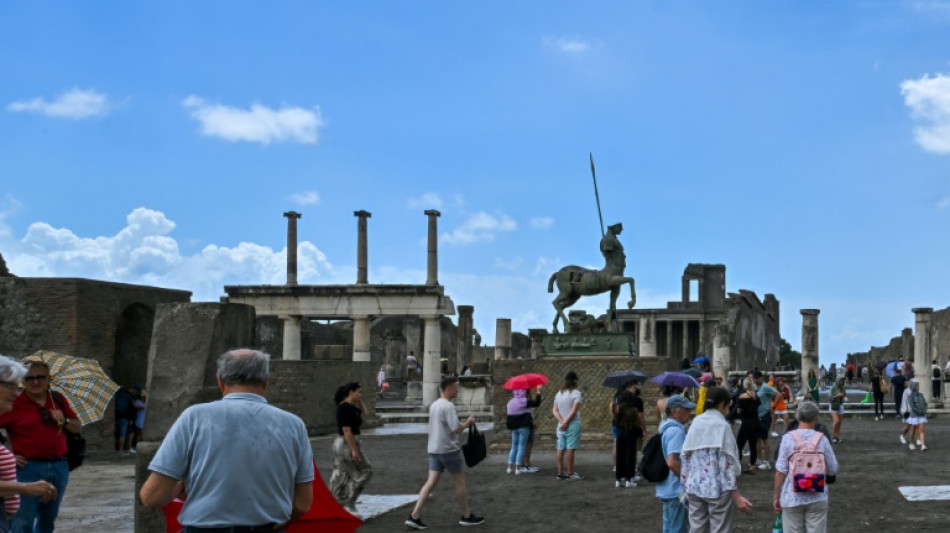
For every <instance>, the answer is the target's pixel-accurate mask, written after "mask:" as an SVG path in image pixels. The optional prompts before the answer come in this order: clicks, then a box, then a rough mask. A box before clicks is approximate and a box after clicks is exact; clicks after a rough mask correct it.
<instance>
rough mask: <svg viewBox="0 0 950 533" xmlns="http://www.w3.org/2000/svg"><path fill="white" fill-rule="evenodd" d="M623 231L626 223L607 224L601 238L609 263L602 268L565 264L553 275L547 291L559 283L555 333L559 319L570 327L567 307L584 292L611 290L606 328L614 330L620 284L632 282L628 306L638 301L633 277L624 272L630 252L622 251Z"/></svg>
mask: <svg viewBox="0 0 950 533" xmlns="http://www.w3.org/2000/svg"><path fill="white" fill-rule="evenodd" d="M622 231H623V224H614V225H613V226H610V227H608V228H607V234H606V235H604V237H603V238H602V239H601V240H600V252H601V253H602V254H603V255H604V259H605V261H606V265H605V266H604V268H602V269H600V270H591V269H589V268H583V267H579V266H574V265H570V266H566V267H564V268H562V269H561V270H558V271H557V272H555V273H554V274H552V275H551V279H549V280H548V292H554V284H555V283H557V290H558V295H557V298H555V299H554V301H553V302H551V303H552V305H554V309H556V310H557V314H556V315H555V316H554V333H558V329H557V323H558V321H559V320H563V321H564V328H565V330H568V331H567V332H568V333H569V332H570V331H569V330H570V327H571V326H570V322H568V320H567V316H565V315H564V310H565V309H567V308H568V307H570V306H572V305H574V304H575V303H577V300H579V299H580V298H581V296H591V295H594V294H603V293H605V292H607V291H610V309H609V310H608V311H607V330H608V331H613V329H614V327H613V324H614V319H615V318H616V314H617V297H618V296H620V287H622V286H623V285H624V284H627V283H629V284H630V301H629V302H627V308H628V309H632V308H633V306H634V305H636V303H637V291H636V288H635V286H634V280H633V278H631V277H627V276H624V275H623V273H624V269H625V268H626V267H627V256H626V254H624V252H623V245H622V244H620V240H619V239H617V235H620V232H622Z"/></svg>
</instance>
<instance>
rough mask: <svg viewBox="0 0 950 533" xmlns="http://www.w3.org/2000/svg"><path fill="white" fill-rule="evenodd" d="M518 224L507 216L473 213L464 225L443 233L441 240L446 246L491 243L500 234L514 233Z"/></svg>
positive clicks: (481, 212)
mask: <svg viewBox="0 0 950 533" xmlns="http://www.w3.org/2000/svg"><path fill="white" fill-rule="evenodd" d="M517 227H518V224H517V223H516V222H515V220H514V219H513V218H511V217H509V216H508V215H505V214H500V215H498V216H495V215H490V214H488V213H485V212H483V211H480V212H478V213H475V214H474V215H472V216H471V217H469V219H468V220H466V221H465V223H464V224H462V225H461V226H459V227H457V228H455V229H454V230H452V232H451V233H443V234H442V240H443V241H445V242H446V243H447V244H472V243H475V242H491V241H493V240H495V235H496V234H497V233H500V232H505V231H514V230H515V229H517Z"/></svg>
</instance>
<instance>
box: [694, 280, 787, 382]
mask: <svg viewBox="0 0 950 533" xmlns="http://www.w3.org/2000/svg"><path fill="white" fill-rule="evenodd" d="M726 309H727V312H726V318H725V319H723V321H722V322H724V323H725V324H727V325H728V330H729V335H728V337H729V339H728V342H729V344H730V348H731V358H732V364H731V365H730V368H731V369H732V370H752V369H753V368H760V369H770V368H772V367H773V366H774V365H775V364H777V363H778V358H779V340H780V339H781V334H780V333H779V320H778V316H779V315H778V313H779V311H778V300H776V299H775V297H774V296H772V295H771V294H767V295H766V300H765V302H764V303H762V302H760V301H759V299H758V297H757V296H756V295H755V293H754V292H752V291H746V290H742V291H740V292H739V293H738V294H736V293H731V294H730V295H729V298H728V299H727V300H726ZM711 333H714V332H711ZM704 355H707V356H709V357H711V356H712V352H711V351H710V352H709V353H708V354H704Z"/></svg>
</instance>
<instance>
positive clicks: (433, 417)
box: [405, 376, 485, 529]
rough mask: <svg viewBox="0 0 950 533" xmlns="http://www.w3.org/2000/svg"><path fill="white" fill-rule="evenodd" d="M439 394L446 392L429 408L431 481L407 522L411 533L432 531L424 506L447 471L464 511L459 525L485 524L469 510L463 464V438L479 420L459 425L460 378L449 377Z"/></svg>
mask: <svg viewBox="0 0 950 533" xmlns="http://www.w3.org/2000/svg"><path fill="white" fill-rule="evenodd" d="M439 390H440V391H442V393H441V395H440V396H439V399H438V400H436V401H434V402H432V405H431V406H429V446H428V452H429V479H428V480H426V484H425V485H423V486H422V490H420V491H419V499H418V500H416V507H415V509H413V510H412V513H411V514H410V515H409V518H407V519H406V521H405V525H406V527H409V528H411V529H426V528H427V527H429V526H427V525H426V524H424V523H423V522H422V518H421V513H422V506H423V505H424V504H425V502H426V500H427V499H428V498H429V493H431V492H432V490H433V489H435V486H436V485H437V484H438V483H439V477H441V476H442V472H444V471H446V470H448V471H449V473H450V474H452V477H453V478H454V479H455V496H456V498H458V501H459V507H460V509H461V511H462V518H460V519H459V525H461V526H477V525H479V524H481V523H482V522H484V521H485V519H484V518H482V517H480V516H475V514H474V513H472V511H471V509H469V507H468V494H467V492H466V489H465V471H464V467H465V464H464V462H463V460H462V446H461V445H460V444H459V434H460V433H461V432H462V431H464V430H465V429H466V428H468V427H469V426H471V425H472V424H474V423H475V417H474V416H470V417H468V418H467V419H466V420H465V422H462V423H461V424H460V423H459V415H458V411H456V410H455V404H453V403H452V401H451V400H453V399H455V397H456V396H457V395H458V393H459V383H458V378H457V377H453V376H447V377H444V378H442V383H441V384H439Z"/></svg>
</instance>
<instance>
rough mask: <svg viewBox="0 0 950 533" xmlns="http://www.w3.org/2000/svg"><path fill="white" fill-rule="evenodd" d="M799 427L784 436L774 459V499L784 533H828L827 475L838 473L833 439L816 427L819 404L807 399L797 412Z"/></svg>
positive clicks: (774, 505) (773, 503)
mask: <svg viewBox="0 0 950 533" xmlns="http://www.w3.org/2000/svg"><path fill="white" fill-rule="evenodd" d="M795 418H796V419H797V420H798V429H795V430H793V431H789V432H787V433H785V435H783V436H782V444H781V446H780V447H779V452H778V460H777V461H776V462H775V494H774V499H773V502H772V505H773V507H774V508H775V510H776V511H777V512H781V513H782V526H783V528H784V529H783V531H784V533H825V532H826V531H827V530H828V478H829V476H834V475H835V474H837V472H838V459H837V458H836V457H835V452H834V450H833V449H832V448H831V442H829V441H828V437H826V436H825V435H824V434H823V433H821V432H820V431H816V430H815V422H816V421H817V420H818V406H817V405H815V404H814V403H812V402H809V401H805V402H802V403H801V404H800V405H799V406H798V410H797V411H796V412H795Z"/></svg>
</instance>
